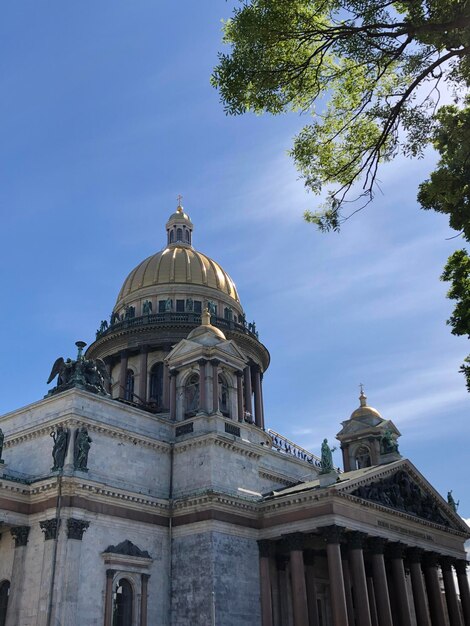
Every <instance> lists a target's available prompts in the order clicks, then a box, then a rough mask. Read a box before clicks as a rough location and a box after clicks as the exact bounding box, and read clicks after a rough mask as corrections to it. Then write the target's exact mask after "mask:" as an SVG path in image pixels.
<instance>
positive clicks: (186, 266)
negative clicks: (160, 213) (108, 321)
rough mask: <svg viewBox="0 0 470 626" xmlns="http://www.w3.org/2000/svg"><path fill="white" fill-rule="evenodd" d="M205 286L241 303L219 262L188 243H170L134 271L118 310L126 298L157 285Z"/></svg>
mask: <svg viewBox="0 0 470 626" xmlns="http://www.w3.org/2000/svg"><path fill="white" fill-rule="evenodd" d="M175 284H187V285H201V286H203V287H210V288H212V289H216V290H218V291H221V292H223V293H224V294H226V295H227V296H229V297H230V298H233V299H234V300H235V301H236V302H237V303H238V304H239V303H240V298H239V297H238V292H237V288H236V286H235V283H234V282H233V280H232V279H231V278H230V276H229V275H228V274H227V272H225V271H224V270H223V269H222V268H221V267H220V265H219V264H218V263H216V262H215V261H213V260H212V259H210V258H209V257H208V256H206V255H205V254H202V252H197V251H196V250H194V248H192V247H191V246H189V245H187V244H184V243H176V244H170V245H169V246H167V247H166V248H165V249H164V250H161V251H160V252H157V253H156V254H153V255H152V256H149V257H148V258H147V259H145V260H144V261H142V263H139V265H138V266H137V267H136V268H135V269H133V270H132V272H131V273H130V274H129V276H128V277H127V278H126V280H125V281H124V284H123V286H122V288H121V291H120V292H119V295H118V298H117V302H116V306H115V309H117V308H119V307H120V306H121V304H122V302H121V301H122V300H123V299H124V298H126V299H127V301H129V298H128V296H130V295H131V294H133V293H134V292H137V291H139V290H140V289H144V288H146V287H151V286H153V285H169V286H171V285H175Z"/></svg>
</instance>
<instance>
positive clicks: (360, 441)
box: [336, 385, 401, 472]
mask: <svg viewBox="0 0 470 626" xmlns="http://www.w3.org/2000/svg"><path fill="white" fill-rule="evenodd" d="M342 426H343V427H342V429H341V430H340V432H339V433H338V434H337V435H336V438H337V439H338V441H339V442H340V444H341V450H342V452H343V466H344V471H345V472H350V471H352V470H356V469H361V468H363V467H370V466H372V465H382V464H384V463H391V462H392V461H397V460H398V459H401V454H399V452H398V443H397V439H398V437H400V436H401V433H400V431H399V430H398V428H397V427H396V426H395V424H394V423H393V422H392V421H391V420H386V419H384V418H383V417H382V416H381V415H380V413H379V412H378V411H377V409H374V408H373V407H371V406H369V405H368V404H367V396H366V395H365V393H364V389H363V386H362V385H361V393H360V395H359V407H358V408H357V409H356V410H355V411H353V412H352V413H351V417H350V418H349V419H348V420H346V421H344V422H342Z"/></svg>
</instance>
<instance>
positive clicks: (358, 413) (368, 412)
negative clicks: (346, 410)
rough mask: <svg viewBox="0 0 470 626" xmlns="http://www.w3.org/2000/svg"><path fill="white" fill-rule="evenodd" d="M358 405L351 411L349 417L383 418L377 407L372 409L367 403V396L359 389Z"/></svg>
mask: <svg viewBox="0 0 470 626" xmlns="http://www.w3.org/2000/svg"><path fill="white" fill-rule="evenodd" d="M359 401H360V403H361V404H360V406H359V407H358V408H357V409H356V410H355V411H353V412H352V413H351V417H350V418H349V419H359V418H361V417H371V416H372V417H375V418H379V419H380V420H381V419H383V418H382V416H381V415H380V413H379V412H378V411H377V409H374V408H373V407H371V406H368V405H367V396H366V395H365V394H364V392H363V391H362V390H361V395H360V396H359Z"/></svg>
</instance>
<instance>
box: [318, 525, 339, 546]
mask: <svg viewBox="0 0 470 626" xmlns="http://www.w3.org/2000/svg"><path fill="white" fill-rule="evenodd" d="M318 530H319V531H320V535H321V536H322V537H323V539H324V540H325V541H326V543H341V540H342V539H343V538H344V531H345V529H344V528H343V526H336V525H332V526H323V527H321V528H319V529H318Z"/></svg>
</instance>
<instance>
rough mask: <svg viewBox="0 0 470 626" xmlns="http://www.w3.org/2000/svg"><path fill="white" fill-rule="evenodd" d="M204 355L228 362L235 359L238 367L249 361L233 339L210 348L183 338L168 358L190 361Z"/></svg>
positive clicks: (170, 359) (172, 360) (173, 361)
mask: <svg viewBox="0 0 470 626" xmlns="http://www.w3.org/2000/svg"><path fill="white" fill-rule="evenodd" d="M203 356H204V357H205V358H207V357H210V358H219V359H222V360H227V361H228V362H233V361H235V363H234V364H235V365H236V366H237V367H241V366H242V365H243V364H245V363H247V361H248V359H247V358H246V356H245V354H244V353H243V352H242V351H241V350H240V348H239V347H238V346H237V345H236V343H235V342H234V341H233V340H231V339H227V340H225V341H220V342H219V343H218V344H217V345H215V346H212V347H210V348H208V347H204V346H201V344H199V343H196V342H195V341H191V340H190V339H182V340H181V341H180V342H179V343H178V344H177V345H176V346H175V347H174V348H173V350H172V351H171V352H170V353H169V354H168V356H167V359H166V360H167V361H168V362H169V363H175V362H178V361H180V362H181V361H186V362H188V361H190V360H191V359H195V360H196V359H198V358H201V357H203Z"/></svg>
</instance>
